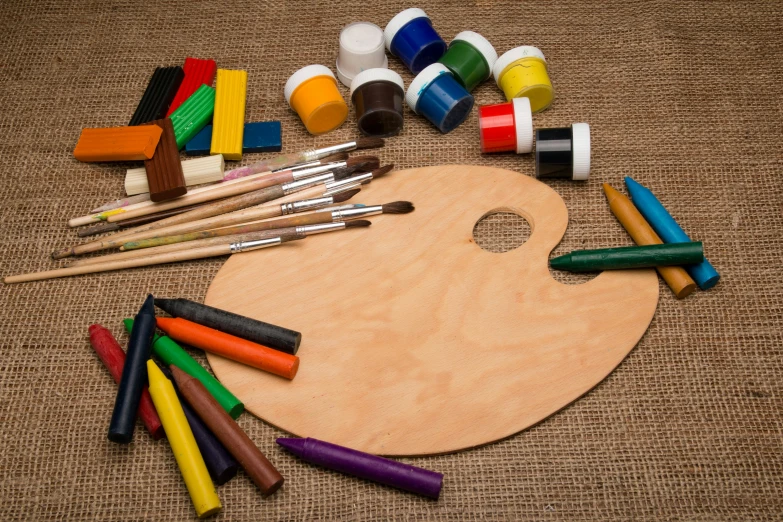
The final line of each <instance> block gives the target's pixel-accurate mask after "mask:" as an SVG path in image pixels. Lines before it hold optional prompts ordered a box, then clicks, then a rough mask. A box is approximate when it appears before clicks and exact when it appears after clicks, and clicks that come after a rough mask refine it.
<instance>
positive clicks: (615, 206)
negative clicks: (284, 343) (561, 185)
mask: <svg viewBox="0 0 783 522" xmlns="http://www.w3.org/2000/svg"><path fill="white" fill-rule="evenodd" d="M604 193H605V194H606V199H607V200H608V201H609V209H610V210H611V211H612V214H614V216H615V217H616V218H617V221H619V222H620V224H621V225H622V226H623V228H625V230H626V231H627V232H628V234H629V235H630V236H631V237H632V238H633V240H634V242H636V244H637V245H660V244H662V243H663V241H662V240H661V238H660V237H658V234H656V233H655V231H654V230H653V229H652V227H651V226H650V224H649V223H647V221H646V220H645V219H644V217H643V216H642V214H641V213H640V212H639V211H638V210H637V209H636V207H635V206H634V205H633V203H631V200H630V199H628V198H627V197H626V196H625V195H624V194H621V193H620V192H618V191H617V190H615V189H614V188H612V186H611V185H609V184H608V183H604ZM656 270H658V273H659V274H661V277H663V280H664V281H666V284H667V285H669V288H671V289H672V292H674V295H675V296H677V298H678V299H682V298H683V297H686V296H688V295H690V294H691V292H693V291H694V290H695V289H696V282H695V281H694V280H693V279H691V276H689V275H688V272H686V271H685V269H684V268H682V267H681V266H659V267H657V268H656ZM164 427H165V425H164Z"/></svg>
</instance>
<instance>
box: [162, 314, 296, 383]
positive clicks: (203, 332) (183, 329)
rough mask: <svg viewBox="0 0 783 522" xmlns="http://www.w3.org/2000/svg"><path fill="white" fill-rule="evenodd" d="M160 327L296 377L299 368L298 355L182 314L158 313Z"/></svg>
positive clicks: (193, 343) (177, 337) (204, 346)
mask: <svg viewBox="0 0 783 522" xmlns="http://www.w3.org/2000/svg"><path fill="white" fill-rule="evenodd" d="M157 321H158V328H160V329H161V330H163V331H164V332H166V334H168V336H169V337H171V338H172V339H174V340H176V341H181V342H182V343H184V344H188V345H190V346H195V347H196V348H201V349H202V350H204V351H205V352H209V353H214V354H215V355H220V356H221V357H225V358H226V359H231V360H232V361H236V362H239V363H242V364H246V365H248V366H252V367H253V368H258V369H259V370H264V371H265V372H269V373H273V374H275V375H279V376H280V377H285V378H286V379H293V378H294V376H295V375H296V371H297V370H298V369H299V357H297V356H296V355H290V354H287V353H283V352H279V351H277V350H273V349H272V348H267V347H266V346H264V345H262V344H258V343H254V342H251V341H247V340H245V339H242V338H241V337H236V336H234V335H229V334H227V333H223V332H220V331H218V330H215V329H212V328H208V327H206V326H201V325H200V324H197V323H194V322H192V321H188V320H185V319H181V318H176V319H172V318H169V317H158V318H157Z"/></svg>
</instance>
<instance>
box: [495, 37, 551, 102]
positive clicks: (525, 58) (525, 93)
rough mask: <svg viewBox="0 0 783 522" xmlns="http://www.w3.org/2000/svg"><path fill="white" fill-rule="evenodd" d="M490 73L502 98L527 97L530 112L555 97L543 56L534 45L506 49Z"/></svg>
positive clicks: (509, 99)
mask: <svg viewBox="0 0 783 522" xmlns="http://www.w3.org/2000/svg"><path fill="white" fill-rule="evenodd" d="M492 74H493V75H494V76H495V82H497V84H498V87H500V88H501V89H502V90H503V93H504V94H505V95H506V100H508V101H511V100H513V99H514V98H528V99H529V100H530V108H531V110H532V111H533V113H534V114H535V113H537V112H541V111H543V110H544V109H546V108H547V107H549V105H550V104H551V103H552V100H553V99H554V98H555V90H554V89H553V88H552V82H551V81H550V80H549V73H548V72H547V68H546V58H544V53H542V52H541V50H540V49H538V48H537V47H532V46H529V45H525V46H522V47H516V48H514V49H511V50H510V51H507V52H506V53H504V54H503V56H501V57H500V58H498V60H497V61H496V62H495V65H494V66H493V67H492Z"/></svg>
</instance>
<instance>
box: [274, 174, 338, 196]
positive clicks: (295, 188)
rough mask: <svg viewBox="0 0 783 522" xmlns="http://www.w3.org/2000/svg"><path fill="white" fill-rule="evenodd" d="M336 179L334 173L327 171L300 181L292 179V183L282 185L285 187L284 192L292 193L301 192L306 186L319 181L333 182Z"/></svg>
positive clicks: (316, 183)
mask: <svg viewBox="0 0 783 522" xmlns="http://www.w3.org/2000/svg"><path fill="white" fill-rule="evenodd" d="M333 181H334V174H332V173H331V172H327V173H326V174H321V175H320V176H313V177H311V178H305V179H300V180H299V181H292V182H291V183H284V184H282V185H280V187H281V188H282V189H283V194H291V193H293V192H299V191H300V190H304V189H306V188H309V187H312V186H314V185H318V184H319V183H331V182H333Z"/></svg>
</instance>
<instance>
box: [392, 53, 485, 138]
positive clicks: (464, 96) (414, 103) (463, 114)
mask: <svg viewBox="0 0 783 522" xmlns="http://www.w3.org/2000/svg"><path fill="white" fill-rule="evenodd" d="M405 100H406V101H407V102H408V106H409V107H410V108H411V109H412V110H413V112H415V113H416V114H420V115H422V116H424V117H425V118H426V119H427V120H429V122H430V123H432V124H433V125H435V126H436V127H437V128H438V129H439V130H440V131H441V132H442V133H444V134H446V133H448V132H451V131H452V130H454V129H456V128H457V127H459V125H460V124H461V123H462V122H463V121H465V120H466V119H467V117H468V115H470V110H471V109H472V108H473V96H471V95H470V93H469V92H468V91H467V90H466V89H465V87H463V86H462V85H461V84H460V83H459V82H458V81H457V80H456V79H455V78H454V76H453V75H452V74H451V72H450V71H449V69H448V68H447V67H446V66H445V65H443V64H441V63H433V64H432V65H430V66H428V67H426V68H425V69H424V70H423V71H421V72H420V73H419V74H418V76H416V78H414V79H413V81H412V82H411V84H410V86H409V87H408V92H407V93H406V95H405Z"/></svg>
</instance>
